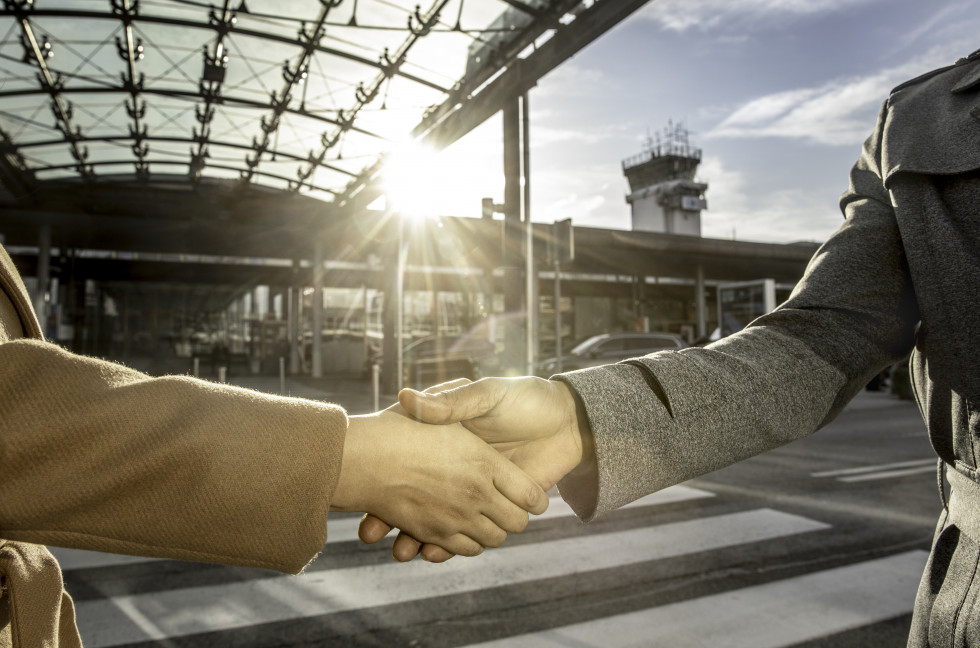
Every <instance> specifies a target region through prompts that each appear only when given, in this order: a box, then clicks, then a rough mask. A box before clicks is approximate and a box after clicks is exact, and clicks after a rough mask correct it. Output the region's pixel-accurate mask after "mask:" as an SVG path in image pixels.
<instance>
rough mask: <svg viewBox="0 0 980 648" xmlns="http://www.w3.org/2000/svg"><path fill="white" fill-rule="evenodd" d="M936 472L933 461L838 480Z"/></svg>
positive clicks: (845, 480) (873, 479)
mask: <svg viewBox="0 0 980 648" xmlns="http://www.w3.org/2000/svg"><path fill="white" fill-rule="evenodd" d="M935 472H936V462H935V461H933V462H932V463H931V464H930V465H928V466H919V467H918V468H902V469H899V470H883V471H881V472H876V473H868V474H866V475H850V476H848V477H838V478H837V481H841V482H847V483H853V482H866V481H875V480H877V479H892V478H895V477H905V476H906V475H916V474H919V473H935Z"/></svg>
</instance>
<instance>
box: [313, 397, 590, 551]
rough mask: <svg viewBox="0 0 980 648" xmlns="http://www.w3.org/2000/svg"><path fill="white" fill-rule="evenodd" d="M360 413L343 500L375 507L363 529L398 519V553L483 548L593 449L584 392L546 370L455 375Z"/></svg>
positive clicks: (338, 503) (521, 522) (378, 532)
mask: <svg viewBox="0 0 980 648" xmlns="http://www.w3.org/2000/svg"><path fill="white" fill-rule="evenodd" d="M398 401H399V404H398V405H393V406H392V407H390V408H388V409H386V410H383V411H381V412H377V413H374V414H369V415H365V416H352V417H351V418H350V425H349V427H348V431H347V438H346V440H345V442H344V455H343V460H342V462H341V468H340V479H339V482H338V484H337V487H336V490H335V491H334V495H333V498H332V500H331V509H332V510H335V511H367V513H368V514H367V515H365V516H364V518H363V519H362V520H361V526H360V531H359V535H360V538H361V540H363V541H364V542H367V543H373V542H377V541H378V540H380V539H381V538H383V537H385V535H387V534H388V532H389V531H390V530H391V529H392V528H397V529H399V534H398V537H397V538H396V539H395V544H394V547H393V549H392V554H393V556H394V557H395V559H396V560H399V561H407V560H411V559H412V558H414V557H415V556H416V555H418V554H421V556H422V557H423V559H425V560H428V561H430V562H443V561H445V560H448V559H449V558H450V557H452V555H453V554H459V555H464V556H475V555H478V554H479V553H481V552H482V551H483V549H484V548H485V547H497V546H500V545H501V544H503V542H504V540H505V539H506V538H507V533H520V532H521V531H523V530H524V528H525V527H526V526H527V523H528V513H529V512H530V513H535V514H541V513H543V512H544V511H545V510H546V509H547V508H548V496H547V494H546V493H545V490H547V489H549V488H551V487H552V486H554V485H555V484H556V483H557V482H558V480H560V479H561V478H562V477H564V476H565V475H566V474H568V473H569V472H571V471H572V470H573V469H575V467H576V466H578V465H579V464H580V463H582V462H583V461H586V460H589V454H590V453H591V444H590V443H583V435H582V431H581V430H580V427H579V421H578V415H577V412H576V404H575V399H574V397H573V396H572V393H571V391H570V390H569V389H568V387H566V386H565V385H564V384H563V383H561V382H557V381H551V380H545V379H542V378H533V377H524V378H484V379H482V380H479V381H477V382H469V381H467V380H457V381H454V382H449V383H443V384H442V385H437V386H435V387H430V388H429V389H426V390H425V391H424V392H418V391H414V390H411V389H404V390H402V391H401V393H399V394H398Z"/></svg>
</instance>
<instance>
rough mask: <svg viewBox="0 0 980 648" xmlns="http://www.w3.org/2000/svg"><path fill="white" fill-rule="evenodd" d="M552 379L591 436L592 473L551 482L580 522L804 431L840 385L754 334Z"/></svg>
mask: <svg viewBox="0 0 980 648" xmlns="http://www.w3.org/2000/svg"><path fill="white" fill-rule="evenodd" d="M560 379H561V380H562V381H564V382H566V383H568V384H569V385H570V386H571V387H572V388H573V389H574V390H575V391H576V393H577V394H578V395H579V397H580V398H581V399H582V402H583V403H584V406H585V410H586V413H587V417H588V420H589V425H590V429H591V431H592V433H593V437H594V444H595V452H596V461H595V472H594V473H589V472H588V471H587V470H580V471H578V472H577V473H573V474H572V475H570V476H569V477H566V479H564V480H562V482H560V483H559V488H560V489H561V492H562V496H563V497H564V498H565V500H566V501H568V502H569V504H570V505H571V506H572V507H573V508H574V509H575V511H576V512H577V513H578V514H579V516H580V517H582V518H583V519H586V520H589V519H592V518H594V517H595V516H596V515H598V514H599V513H602V512H604V511H608V510H612V509H615V508H618V507H620V506H622V505H624V504H627V503H628V502H630V501H633V500H635V499H637V498H639V497H642V496H643V495H646V494H649V493H652V492H654V491H657V490H660V489H662V488H666V487H668V486H672V485H674V484H678V483H681V482H683V481H686V480H688V479H691V478H693V477H696V476H700V475H703V474H706V473H709V472H711V471H713V470H717V469H718V468H721V467H723V466H726V465H729V464H731V463H735V462H737V461H740V460H742V459H745V458H747V457H751V456H754V455H756V454H759V453H761V452H764V451H766V450H769V449H772V448H774V447H777V446H779V445H782V444H784V443H787V442H789V441H793V440H795V439H798V438H801V437H802V436H805V435H806V434H809V433H810V432H812V431H813V430H815V429H816V428H817V427H818V426H819V424H820V423H821V421H823V420H824V418H825V417H826V415H827V412H828V411H829V409H830V407H831V404H832V403H833V402H834V400H835V397H836V395H837V393H838V391H839V389H840V388H841V387H842V386H843V384H844V380H843V377H842V376H841V374H840V373H839V372H838V371H837V370H836V369H835V368H833V367H831V366H829V365H827V364H826V363H824V362H823V361H822V360H820V358H818V357H817V356H816V355H815V354H813V353H812V352H811V351H809V349H807V348H806V347H805V346H804V345H802V344H800V343H798V342H795V341H793V340H792V339H791V338H786V337H785V336H782V335H779V334H778V333H776V332H775V331H769V332H764V331H762V330H756V331H754V332H752V333H749V332H745V333H744V334H743V335H741V336H739V337H738V338H734V339H729V340H726V341H724V343H719V344H717V345H714V346H713V347H712V348H708V349H689V350H686V351H683V352H667V353H659V354H654V355H652V356H647V357H645V358H643V359H640V360H636V361H630V362H629V363H624V364H617V365H607V366H604V367H597V368H594V369H586V370H582V371H577V372H571V373H568V374H563V375H561V376H560Z"/></svg>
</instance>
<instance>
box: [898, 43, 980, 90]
mask: <svg viewBox="0 0 980 648" xmlns="http://www.w3.org/2000/svg"><path fill="white" fill-rule="evenodd" d="M977 63H980V49H978V50H977V51H975V52H973V53H972V54H970V55H969V56H964V57H962V58H959V59H957V60H956V62H955V63H953V64H952V65H946V66H943V67H940V68H936V69H935V70H930V71H929V72H926V73H925V74H920V75H919V76H917V77H915V78H912V79H909V80H908V81H905V82H904V83H900V84H898V85H897V86H895V87H894V88H892V91H891V92H890V93H889V96H891V95H894V94H895V93H896V92H899V91H901V90H905V89H906V88H909V87H911V86H915V85H920V84H923V83H925V82H927V81H930V80H932V79H935V78H936V77H940V76H942V75H943V74H944V73H946V72H949V71H950V70H957V69H959V68H962V67H963V66H965V65H975V64H977ZM978 84H980V77H977V80H976V81H975V82H974V83H971V84H970V85H969V87H968V88H967V87H964V88H962V90H966V89H971V88H973V87H974V86H976V85H978Z"/></svg>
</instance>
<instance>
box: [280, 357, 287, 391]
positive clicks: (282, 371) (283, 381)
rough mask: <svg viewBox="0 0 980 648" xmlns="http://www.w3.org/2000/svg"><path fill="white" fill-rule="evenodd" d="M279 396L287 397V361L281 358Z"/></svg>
mask: <svg viewBox="0 0 980 648" xmlns="http://www.w3.org/2000/svg"><path fill="white" fill-rule="evenodd" d="M279 395H280V396H285V395H286V359H285V358H284V357H282V356H279Z"/></svg>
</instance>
